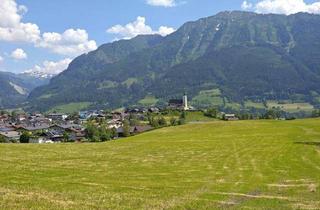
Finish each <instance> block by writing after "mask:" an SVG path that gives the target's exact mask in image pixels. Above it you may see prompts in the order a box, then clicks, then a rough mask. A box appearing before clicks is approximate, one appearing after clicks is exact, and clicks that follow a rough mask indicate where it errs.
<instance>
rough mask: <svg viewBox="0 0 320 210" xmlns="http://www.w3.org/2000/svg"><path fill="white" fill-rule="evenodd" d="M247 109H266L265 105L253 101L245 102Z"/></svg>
mask: <svg viewBox="0 0 320 210" xmlns="http://www.w3.org/2000/svg"><path fill="white" fill-rule="evenodd" d="M244 106H245V108H255V109H266V107H265V106H264V104H263V103H257V102H253V101H250V100H249V101H245V102H244Z"/></svg>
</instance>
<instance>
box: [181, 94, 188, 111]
mask: <svg viewBox="0 0 320 210" xmlns="http://www.w3.org/2000/svg"><path fill="white" fill-rule="evenodd" d="M182 101H183V109H184V110H188V109H189V106H188V96H187V94H186V93H184V95H183V98H182Z"/></svg>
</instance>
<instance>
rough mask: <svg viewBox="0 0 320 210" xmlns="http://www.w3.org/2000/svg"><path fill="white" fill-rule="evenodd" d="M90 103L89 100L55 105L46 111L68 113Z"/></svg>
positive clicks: (85, 106)
mask: <svg viewBox="0 0 320 210" xmlns="http://www.w3.org/2000/svg"><path fill="white" fill-rule="evenodd" d="M90 105H91V103H90V102H79V103H70V104H64V105H60V106H56V107H54V108H52V109H50V110H49V111H48V112H62V113H68V114H70V113H73V112H78V111H80V110H82V109H86V108H88V107H89V106H90Z"/></svg>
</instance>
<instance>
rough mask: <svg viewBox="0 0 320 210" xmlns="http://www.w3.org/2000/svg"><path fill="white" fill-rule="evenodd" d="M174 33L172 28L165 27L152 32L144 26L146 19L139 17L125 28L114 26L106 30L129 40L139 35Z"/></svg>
mask: <svg viewBox="0 0 320 210" xmlns="http://www.w3.org/2000/svg"><path fill="white" fill-rule="evenodd" d="M174 31H175V30H174V29H173V28H170V27H167V26H161V27H160V28H159V29H158V30H157V31H154V30H152V28H151V27H150V26H149V25H146V18H145V17H141V16H139V17H137V19H136V20H135V21H134V22H132V23H128V24H126V25H125V26H122V25H115V26H113V27H111V28H109V29H107V32H108V33H111V34H116V35H119V36H121V38H122V39H130V38H133V37H135V36H137V35H141V34H160V35H162V36H166V35H168V34H171V33H173V32H174Z"/></svg>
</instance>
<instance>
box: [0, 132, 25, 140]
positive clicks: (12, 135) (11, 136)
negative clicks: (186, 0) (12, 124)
mask: <svg viewBox="0 0 320 210" xmlns="http://www.w3.org/2000/svg"><path fill="white" fill-rule="evenodd" d="M0 136H3V137H4V138H5V139H6V141H7V142H16V141H19V140H20V136H21V134H20V132H17V131H0Z"/></svg>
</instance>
